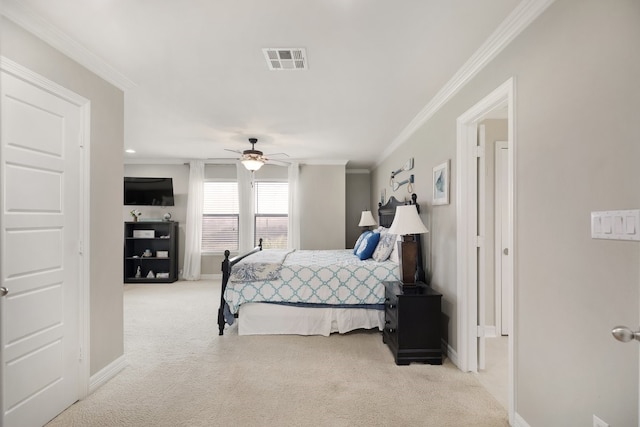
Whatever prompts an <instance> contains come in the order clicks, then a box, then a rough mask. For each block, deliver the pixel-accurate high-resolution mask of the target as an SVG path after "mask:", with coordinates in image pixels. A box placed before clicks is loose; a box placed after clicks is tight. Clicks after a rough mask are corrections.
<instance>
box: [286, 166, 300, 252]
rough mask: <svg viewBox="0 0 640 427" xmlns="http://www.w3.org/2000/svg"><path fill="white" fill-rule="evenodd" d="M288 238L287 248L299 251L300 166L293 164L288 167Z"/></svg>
mask: <svg viewBox="0 0 640 427" xmlns="http://www.w3.org/2000/svg"><path fill="white" fill-rule="evenodd" d="M288 175H289V237H288V241H287V246H288V247H289V248H292V249H300V204H299V202H298V200H300V197H298V187H299V184H298V181H299V177H300V165H299V164H298V163H297V162H293V163H291V164H290V165H289V173H288Z"/></svg>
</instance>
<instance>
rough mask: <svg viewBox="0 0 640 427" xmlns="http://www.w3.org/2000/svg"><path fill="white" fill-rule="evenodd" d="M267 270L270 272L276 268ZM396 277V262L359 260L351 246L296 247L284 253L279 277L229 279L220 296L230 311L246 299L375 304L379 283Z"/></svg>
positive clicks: (380, 288) (380, 301)
mask: <svg viewBox="0 0 640 427" xmlns="http://www.w3.org/2000/svg"><path fill="white" fill-rule="evenodd" d="M266 251H268V250H266ZM263 252H264V251H263ZM254 255H255V254H254ZM254 255H251V256H249V257H247V258H246V259H247V260H248V261H249V262H251V261H250V259H251V257H253V256H254ZM233 268H236V266H233ZM233 268H232V271H231V275H232V277H233ZM269 270H270V271H273V270H276V268H271V269H269ZM398 279H399V271H398V264H397V263H395V262H393V261H384V262H377V261H374V260H373V259H367V260H364V261H362V260H360V259H358V257H357V256H355V255H354V254H353V250H352V249H340V250H322V251H310V250H303V251H301V250H296V251H293V252H290V253H288V254H287V255H286V256H285V258H284V262H283V263H282V265H281V266H280V268H279V278H275V279H271V280H262V281H256V280H253V281H242V282H239V281H229V283H228V284H227V288H226V290H225V293H224V298H225V300H226V301H227V304H228V305H229V309H230V310H231V312H232V313H234V314H235V313H237V312H238V308H239V307H240V305H242V304H244V303H246V302H287V303H307V304H322V305H337V306H343V307H344V306H350V305H359V306H362V305H369V304H372V305H377V304H383V303H384V286H383V284H382V282H383V281H389V280H398Z"/></svg>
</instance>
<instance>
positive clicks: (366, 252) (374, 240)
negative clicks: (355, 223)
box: [356, 233, 380, 259]
mask: <svg viewBox="0 0 640 427" xmlns="http://www.w3.org/2000/svg"><path fill="white" fill-rule="evenodd" d="M379 240H380V233H370V234H367V235H366V236H365V238H364V239H363V240H362V242H361V243H360V246H359V247H358V250H357V251H356V256H357V257H358V258H360V259H369V258H371V255H372V254H373V251H375V250H376V246H378V241H379Z"/></svg>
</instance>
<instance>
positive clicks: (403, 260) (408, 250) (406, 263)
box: [398, 234, 418, 284]
mask: <svg viewBox="0 0 640 427" xmlns="http://www.w3.org/2000/svg"><path fill="white" fill-rule="evenodd" d="M398 259H399V260H400V273H401V279H402V283H403V284H414V283H415V282H416V269H417V265H418V264H417V259H418V242H416V241H415V240H414V239H413V235H411V234H408V235H405V236H402V241H400V242H398Z"/></svg>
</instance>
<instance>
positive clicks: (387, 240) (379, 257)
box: [371, 233, 396, 262]
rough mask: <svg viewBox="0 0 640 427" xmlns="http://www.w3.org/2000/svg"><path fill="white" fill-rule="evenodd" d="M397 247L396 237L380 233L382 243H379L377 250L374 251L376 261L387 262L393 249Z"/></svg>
mask: <svg viewBox="0 0 640 427" xmlns="http://www.w3.org/2000/svg"><path fill="white" fill-rule="evenodd" d="M395 246H396V235H395V234H391V233H385V234H382V233H380V241H379V242H378V246H376V250H375V251H373V255H372V256H371V258H373V259H374V260H375V261H378V262H382V261H386V260H387V259H388V258H389V255H390V254H391V251H393V248H394V247H395Z"/></svg>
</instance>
